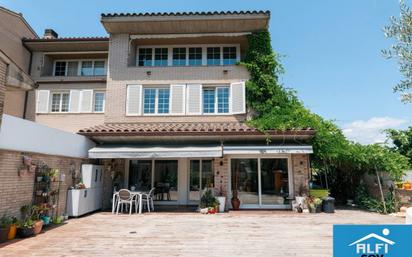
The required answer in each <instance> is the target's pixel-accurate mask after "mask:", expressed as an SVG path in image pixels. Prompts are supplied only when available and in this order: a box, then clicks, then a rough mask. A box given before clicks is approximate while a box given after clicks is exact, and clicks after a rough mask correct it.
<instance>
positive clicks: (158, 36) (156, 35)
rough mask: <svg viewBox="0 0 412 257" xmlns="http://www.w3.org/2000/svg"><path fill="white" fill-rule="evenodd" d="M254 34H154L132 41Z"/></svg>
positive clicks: (134, 36)
mask: <svg viewBox="0 0 412 257" xmlns="http://www.w3.org/2000/svg"><path fill="white" fill-rule="evenodd" d="M249 34H252V33H250V32H237V33H193V34H152V35H150V34H149V35H145V34H142V35H131V36H130V39H158V38H194V37H239V36H245V35H249Z"/></svg>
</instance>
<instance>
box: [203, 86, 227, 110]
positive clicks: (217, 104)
mask: <svg viewBox="0 0 412 257" xmlns="http://www.w3.org/2000/svg"><path fill="white" fill-rule="evenodd" d="M219 88H225V89H226V88H227V89H228V98H227V99H228V111H227V112H218V108H219V103H218V89H219ZM205 89H214V91H215V101H214V112H204V90H205ZM230 93H231V92H230V85H227V86H224V85H221V86H203V87H202V99H201V101H202V115H207V116H209V115H213V116H216V115H232V114H231V108H230V104H231V103H230V102H231V99H232V97H231V94H230Z"/></svg>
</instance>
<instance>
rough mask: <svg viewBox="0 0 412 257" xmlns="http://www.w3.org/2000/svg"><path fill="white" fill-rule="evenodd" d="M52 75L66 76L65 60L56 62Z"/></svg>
mask: <svg viewBox="0 0 412 257" xmlns="http://www.w3.org/2000/svg"><path fill="white" fill-rule="evenodd" d="M54 76H66V62H56V64H55V67H54Z"/></svg>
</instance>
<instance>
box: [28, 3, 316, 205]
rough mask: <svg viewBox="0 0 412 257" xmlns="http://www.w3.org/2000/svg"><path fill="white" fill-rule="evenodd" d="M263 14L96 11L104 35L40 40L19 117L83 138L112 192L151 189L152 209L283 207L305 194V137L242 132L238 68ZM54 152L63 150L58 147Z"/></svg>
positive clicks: (307, 133)
mask: <svg viewBox="0 0 412 257" xmlns="http://www.w3.org/2000/svg"><path fill="white" fill-rule="evenodd" d="M269 19H270V13H269V12H263V11H252V12H213V13H145V14H136V13H134V14H103V15H102V17H101V23H102V25H103V27H104V28H105V30H106V31H107V33H108V34H109V36H108V37H107V38H106V37H104V38H59V37H58V35H57V33H56V32H54V31H53V30H46V32H45V36H44V38H41V39H39V38H28V39H24V41H23V43H24V45H25V47H26V48H27V49H29V50H30V51H31V52H32V55H33V56H32V62H31V78H32V79H33V80H34V81H35V82H36V85H37V86H36V89H35V90H33V91H32V92H30V94H29V96H28V99H27V106H28V108H27V110H26V112H27V118H28V119H31V120H33V121H35V122H38V123H41V124H44V125H47V126H49V127H53V128H57V129H61V130H65V131H68V132H72V133H78V134H80V135H84V136H86V137H88V138H89V139H91V140H93V141H94V142H95V143H96V144H97V146H96V147H94V148H92V149H90V150H89V159H90V161H91V162H94V163H100V164H103V165H104V166H105V168H104V170H105V173H104V174H105V180H104V189H105V190H104V197H103V199H104V205H105V206H106V207H108V206H110V199H111V195H112V192H113V190H114V188H117V189H119V188H129V189H136V190H150V189H151V188H153V187H155V188H156V196H155V200H156V201H155V204H158V205H197V204H199V200H200V197H201V194H202V192H203V191H204V190H205V189H206V188H214V189H215V191H216V193H219V194H222V195H225V196H227V203H228V206H229V208H230V207H231V205H230V199H231V198H232V196H233V194H234V193H235V195H237V196H238V198H239V200H240V203H241V205H240V208H244V209H247V208H267V209H272V208H273V209H288V208H291V200H292V199H294V197H295V196H297V195H302V194H307V191H308V186H309V179H310V161H309V155H310V153H312V147H311V146H310V140H311V138H312V137H313V135H314V133H315V132H314V131H313V130H311V129H304V130H286V131H277V130H271V131H265V133H263V132H261V131H259V130H257V129H255V128H253V127H250V126H249V125H247V120H248V119H250V116H251V115H250V110H249V109H248V106H247V95H246V89H245V84H246V82H247V80H248V79H249V78H250V75H249V73H248V71H247V70H246V68H245V67H244V66H242V65H239V62H241V61H242V59H243V58H244V57H245V55H246V53H247V51H248V35H250V34H251V33H253V32H255V31H259V30H264V29H268V24H269ZM62 147H64V146H62Z"/></svg>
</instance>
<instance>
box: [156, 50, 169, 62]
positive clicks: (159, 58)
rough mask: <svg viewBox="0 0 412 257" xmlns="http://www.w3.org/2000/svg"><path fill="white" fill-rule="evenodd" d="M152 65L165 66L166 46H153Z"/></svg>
mask: <svg viewBox="0 0 412 257" xmlns="http://www.w3.org/2000/svg"><path fill="white" fill-rule="evenodd" d="M154 57H155V59H154V66H167V57H168V51H167V48H155V56H154Z"/></svg>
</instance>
